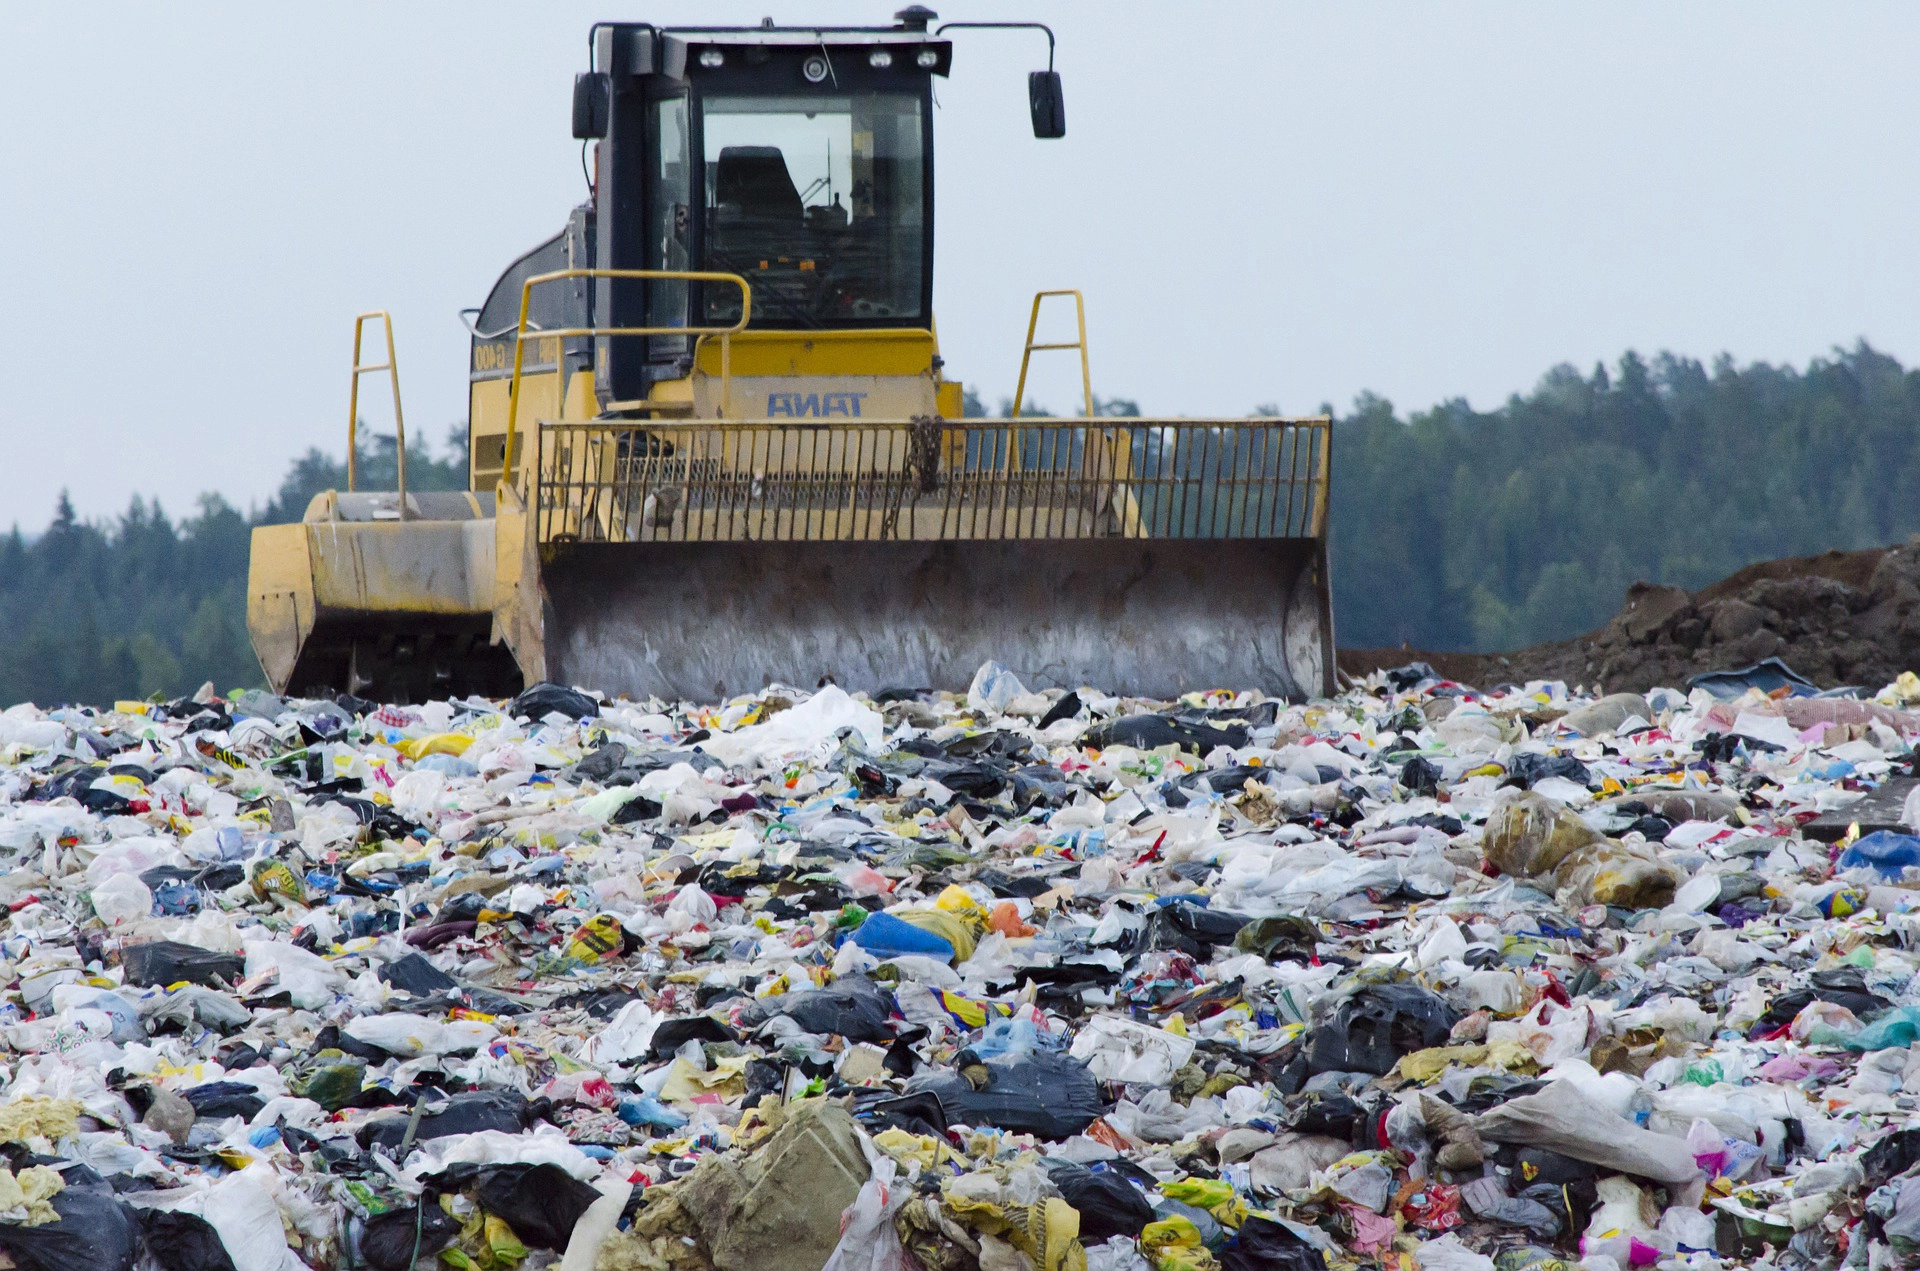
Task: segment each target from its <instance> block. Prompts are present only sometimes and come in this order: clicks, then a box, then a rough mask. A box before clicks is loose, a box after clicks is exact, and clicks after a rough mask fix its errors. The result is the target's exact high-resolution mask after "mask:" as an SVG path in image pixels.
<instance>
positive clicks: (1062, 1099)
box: [907, 1050, 1105, 1142]
mask: <svg viewBox="0 0 1920 1271" xmlns="http://www.w3.org/2000/svg"><path fill="white" fill-rule="evenodd" d="M962 1053H965V1052H962ZM981 1067H983V1068H985V1069H986V1072H987V1078H986V1085H985V1086H983V1087H982V1088H980V1089H977V1090H976V1089H975V1088H974V1086H973V1083H972V1082H971V1081H969V1080H967V1078H966V1077H964V1076H962V1075H961V1074H960V1073H958V1072H955V1071H953V1070H952V1069H944V1068H943V1069H940V1070H939V1071H936V1072H923V1073H921V1074H920V1075H919V1076H916V1077H913V1078H911V1079H909V1080H908V1082H907V1093H908V1094H918V1093H920V1092H921V1091H925V1092H927V1093H928V1094H931V1095H933V1096H934V1097H935V1098H937V1099H938V1100H940V1109H941V1111H943V1112H944V1113H946V1117H947V1120H948V1121H949V1122H958V1123H959V1124H961V1125H991V1126H995V1127H997V1128H999V1129H1002V1130H1010V1131H1012V1132H1013V1133H1015V1134H1032V1135H1034V1136H1036V1137H1038V1138H1041V1139H1045V1140H1047V1141H1049V1142H1052V1141H1054V1140H1057V1139H1064V1138H1066V1137H1067V1136H1069V1135H1073V1134H1078V1133H1080V1131H1082V1130H1084V1129H1086V1128H1087V1127H1088V1126H1089V1125H1092V1124H1093V1122H1094V1119H1095V1118H1097V1117H1098V1116H1099V1115H1100V1114H1101V1113H1102V1112H1103V1111H1105V1106H1104V1105H1103V1104H1102V1103H1101V1101H1100V1086H1099V1083H1098V1082H1096V1081H1095V1080H1094V1079H1093V1074H1092V1073H1090V1072H1088V1071H1087V1068H1086V1065H1085V1064H1082V1063H1081V1062H1080V1061H1079V1060H1077V1059H1071V1058H1069V1057H1067V1056H1066V1055H1057V1054H1054V1053H1053V1052H1052V1051H1047V1050H1037V1051H1033V1052H1031V1053H1028V1054H1024V1055H1019V1056H1009V1057H1007V1058H1004V1059H993V1060H988V1061H987V1062H986V1063H985V1064H983V1065H981Z"/></svg>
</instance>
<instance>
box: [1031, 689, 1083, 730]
mask: <svg viewBox="0 0 1920 1271" xmlns="http://www.w3.org/2000/svg"><path fill="white" fill-rule="evenodd" d="M1080 709H1081V702H1080V695H1079V694H1078V693H1071V692H1070V693H1067V694H1066V695H1065V696H1063V697H1061V699H1060V700H1059V701H1057V702H1055V703H1054V704H1053V705H1052V706H1050V707H1048V708H1047V713H1046V714H1044V715H1042V716H1041V717H1040V723H1039V724H1038V725H1036V727H1039V728H1046V727H1047V726H1049V725H1051V724H1057V723H1059V722H1060V721H1061V720H1063V719H1072V718H1073V717H1074V716H1075V715H1078V714H1079V713H1080Z"/></svg>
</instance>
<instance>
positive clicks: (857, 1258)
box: [820, 1155, 907, 1271]
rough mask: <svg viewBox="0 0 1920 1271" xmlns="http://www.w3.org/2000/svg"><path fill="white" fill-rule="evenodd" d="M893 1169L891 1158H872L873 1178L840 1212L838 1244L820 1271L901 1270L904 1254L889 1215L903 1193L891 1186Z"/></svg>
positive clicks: (902, 1197)
mask: <svg viewBox="0 0 1920 1271" xmlns="http://www.w3.org/2000/svg"><path fill="white" fill-rule="evenodd" d="M895 1168H896V1167H895V1165H894V1162H893V1158H892V1157H890V1156H880V1155H875V1157H874V1159H873V1176H872V1177H871V1178H869V1179H867V1181H866V1182H865V1183H863V1184H861V1186H860V1194H859V1195H858V1196H855V1197H854V1198H853V1203H852V1204H851V1205H848V1206H847V1207H846V1209H845V1210H844V1211H842V1212H841V1214H840V1243H839V1244H837V1245H835V1246H834V1247H833V1253H832V1254H831V1255H830V1256H829V1257H828V1258H827V1262H826V1265H825V1266H823V1267H822V1268H821V1269H820V1271H905V1268H906V1265H907V1262H906V1251H905V1250H903V1249H902V1248H901V1247H900V1237H899V1235H898V1234H897V1233H896V1232H895V1231H894V1229H893V1216H894V1214H895V1213H896V1212H898V1211H899V1208H900V1206H901V1205H902V1204H904V1203H905V1202H906V1199H907V1194H906V1192H905V1191H903V1190H902V1189H901V1188H899V1187H896V1186H895V1185H894V1181H893V1178H894V1170H895Z"/></svg>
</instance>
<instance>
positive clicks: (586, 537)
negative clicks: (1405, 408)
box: [494, 419, 1334, 700]
mask: <svg viewBox="0 0 1920 1271" xmlns="http://www.w3.org/2000/svg"><path fill="white" fill-rule="evenodd" d="M1329 432H1330V428H1329V423H1328V421H1327V420H1325V419H1314V420H1214V421H1208V420H1167V421H1142V420H1126V421H1111V422H1110V421H1104V420H1103V421H1099V422H1097V423H1092V422H1089V421H1086V420H1079V421H1066V420H1032V421H1029V420H1024V419H1022V420H1008V421H987V420H964V421H952V422H948V421H941V420H934V419H920V420H912V421H905V420H903V421H895V422H878V421H861V422H859V423H856V424H834V425H830V426H828V425H820V424H796V423H791V422H774V421H765V422H754V423H746V422H741V423H733V422H724V421H701V422H692V423H687V424H683V425H682V424H665V423H661V422H658V421H611V420H600V421H592V422H589V423H580V424H572V423H569V424H552V425H547V426H545V427H543V428H542V429H541V430H540V432H539V435H538V436H537V438H536V441H535V445H536V454H535V458H534V461H533V464H532V470H533V475H534V479H533V480H532V481H530V482H528V483H526V484H525V485H524V486H522V487H521V488H520V489H508V490H506V491H505V492H504V493H503V500H502V502H501V504H500V508H499V516H498V518H497V520H496V524H497V525H498V527H499V534H498V538H497V541H496V548H495V558H496V562H497V567H498V571H499V573H498V576H497V579H496V585H495V591H494V597H495V619H496V624H495V629H496V630H497V631H498V632H500V633H501V634H502V636H503V638H504V639H505V640H506V642H507V643H508V644H509V645H510V646H511V647H512V648H513V650H514V654H515V656H516V658H517V660H518V663H519V665H520V667H521V669H522V671H523V672H524V674H525V676H526V678H527V679H528V680H529V681H532V680H536V679H551V680H559V681H563V682H567V683H572V684H579V685H583V686H586V687H591V688H598V689H604V690H606V691H608V692H613V693H627V694H631V695H633V696H658V697H662V698H667V699H700V700H710V699H712V698H715V697H726V696H731V695H733V694H736V693H742V692H748V691H753V690H757V689H759V688H762V687H764V686H765V685H767V684H768V683H770V682H782V683H786V684H791V685H794V686H796V687H811V686H814V685H818V684H822V683H825V682H827V681H832V682H834V683H838V684H840V685H841V686H842V687H845V688H848V689H866V690H870V691H877V690H881V689H887V688H948V689H954V688H962V687H964V686H965V685H966V684H967V683H968V681H969V680H970V679H971V677H972V676H973V674H974V672H975V671H976V670H977V669H978V668H979V666H980V664H981V663H983V662H985V661H987V660H989V659H994V660H998V661H1000V662H1002V663H1004V664H1005V665H1007V666H1008V667H1010V668H1011V669H1013V670H1014V671H1015V672H1016V673H1017V674H1019V675H1020V676H1021V677H1022V678H1023V679H1024V680H1025V682H1026V683H1027V684H1028V685H1029V686H1031V687H1035V688H1042V687H1063V688H1077V687H1079V686H1081V685H1093V686H1096V687H1098V688H1102V689H1105V690H1108V691H1113V692H1120V693H1127V694H1135V695H1144V696H1155V697H1172V696H1175V695H1177V694H1179V693H1183V692H1187V691H1189V690H1192V689H1196V688H1231V689H1248V688H1257V689H1261V690H1264V691H1266V692H1268V693H1272V694H1276V695H1284V696H1287V697H1291V698H1296V699H1298V698H1304V697H1309V696H1316V695H1327V694H1330V693H1331V692H1332V690H1333V673H1334V656H1333V619H1332V610H1331V605H1330V603H1329V591H1328V580H1327V565H1326V544H1325V532H1326V516H1325V509H1326V487H1327V478H1328V472H1329V464H1328V449H1327V447H1328V441H1329ZM521 489H524V490H525V491H526V495H525V497H524V498H523V497H522V494H521V492H520V490H521Z"/></svg>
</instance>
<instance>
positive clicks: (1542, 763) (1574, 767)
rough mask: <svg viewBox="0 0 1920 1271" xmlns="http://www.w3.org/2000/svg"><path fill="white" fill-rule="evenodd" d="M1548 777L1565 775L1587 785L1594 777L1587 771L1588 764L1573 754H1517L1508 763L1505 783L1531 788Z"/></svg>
mask: <svg viewBox="0 0 1920 1271" xmlns="http://www.w3.org/2000/svg"><path fill="white" fill-rule="evenodd" d="M1548 777H1565V778H1566V779H1567V780H1568V781H1571V782H1574V783H1575V784H1577V785H1583V786H1584V785H1587V784H1589V783H1590V782H1591V781H1592V780H1593V778H1592V776H1591V774H1589V773H1588V772H1587V765H1585V764H1583V763H1581V762H1580V761H1579V760H1578V759H1575V758H1574V757H1573V756H1572V755H1535V754H1524V755H1515V756H1514V757H1513V758H1512V759H1511V760H1509V761H1508V763H1507V779H1506V781H1505V783H1504V784H1506V785H1517V786H1519V787H1520V788H1521V789H1523V790H1531V789H1533V787H1534V784H1535V783H1536V782H1540V781H1545V780H1546V779H1547V778H1548Z"/></svg>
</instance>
